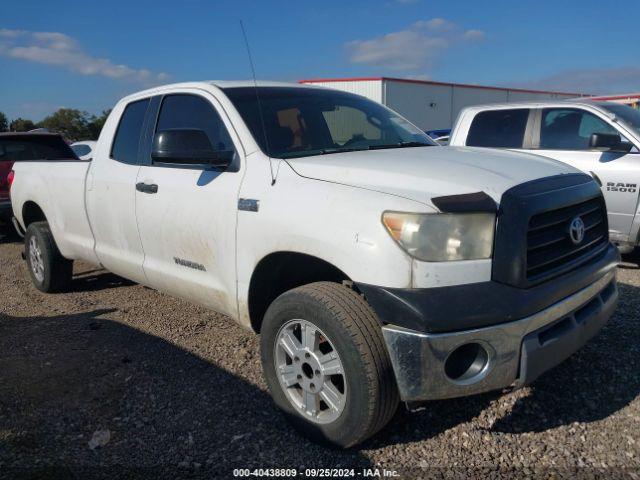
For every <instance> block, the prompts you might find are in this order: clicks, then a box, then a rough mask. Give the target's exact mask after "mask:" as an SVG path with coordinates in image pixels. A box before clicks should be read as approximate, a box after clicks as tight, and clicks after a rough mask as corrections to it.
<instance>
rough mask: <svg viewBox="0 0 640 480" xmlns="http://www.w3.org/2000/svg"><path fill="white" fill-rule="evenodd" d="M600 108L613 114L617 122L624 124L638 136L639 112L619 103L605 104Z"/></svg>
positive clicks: (639, 128) (639, 130)
mask: <svg viewBox="0 0 640 480" xmlns="http://www.w3.org/2000/svg"><path fill="white" fill-rule="evenodd" d="M600 106H601V107H602V108H604V109H605V110H608V111H609V112H611V113H613V114H614V115H615V116H616V117H617V118H618V120H620V121H621V122H623V123H624V124H626V125H627V126H628V127H629V128H630V129H631V130H633V132H634V133H635V134H636V135H640V111H638V110H636V109H635V108H632V107H630V106H628V105H623V104H621V103H613V102H605V103H601V104H600Z"/></svg>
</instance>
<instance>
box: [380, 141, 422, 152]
mask: <svg viewBox="0 0 640 480" xmlns="http://www.w3.org/2000/svg"><path fill="white" fill-rule="evenodd" d="M408 147H433V145H431V144H430V143H422V142H398V143H391V144H386V145H370V146H369V150H382V149H384V148H408Z"/></svg>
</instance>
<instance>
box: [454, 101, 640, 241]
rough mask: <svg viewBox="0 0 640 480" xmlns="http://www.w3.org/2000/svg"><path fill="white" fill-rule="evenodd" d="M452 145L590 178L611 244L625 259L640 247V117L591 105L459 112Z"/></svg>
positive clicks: (557, 103) (628, 109)
mask: <svg viewBox="0 0 640 480" xmlns="http://www.w3.org/2000/svg"><path fill="white" fill-rule="evenodd" d="M449 145H454V146H465V145H466V146H475V147H490V148H507V149H511V150H516V151H521V152H529V153H535V154H538V155H543V156H545V157H549V158H554V159H556V160H560V161H561V162H565V163H568V164H569V165H572V166H574V167H576V168H578V169H580V170H582V171H583V172H585V173H588V174H590V175H591V176H593V178H595V179H596V181H597V182H598V183H599V184H600V186H601V188H602V193H603V194H604V198H605V201H606V204H607V211H608V214H609V235H610V236H611V240H612V241H613V242H614V243H616V244H617V245H618V247H619V248H620V251H621V252H622V253H628V252H630V251H631V250H633V249H634V248H635V247H636V246H637V245H639V244H640V203H639V202H638V199H639V195H640V190H639V189H638V185H640V111H638V110H635V109H633V108H631V107H629V106H627V105H621V104H617V103H612V102H597V101H589V100H588V99H578V100H564V101H555V102H536V103H509V104H496V105H479V106H473V107H468V108H466V109H465V110H463V111H462V112H460V115H459V116H458V120H457V121H456V125H455V127H454V129H453V132H452V133H451V138H450V143H449Z"/></svg>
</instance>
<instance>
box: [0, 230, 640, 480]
mask: <svg viewBox="0 0 640 480" xmlns="http://www.w3.org/2000/svg"><path fill="white" fill-rule="evenodd" d="M21 248H22V246H21V245H20V244H19V243H4V244H0V285H2V296H1V297H0V477H5V478H25V477H28V478H78V479H84V478H107V477H108V478H134V477H135V478H156V479H157V478H231V477H232V473H233V469H234V468H250V469H252V468H270V467H278V468H298V469H304V468H330V467H336V468H338V467H342V468H354V469H356V470H355V473H356V476H358V473H366V470H364V469H367V468H372V469H373V468H379V469H383V468H385V469H387V470H393V471H395V472H396V474H397V477H396V478H398V477H399V478H431V477H450V476H457V477H459V478H463V477H465V476H470V475H472V476H475V477H490V478H502V477H526V476H528V477H531V478H537V477H540V476H544V477H554V478H558V477H565V478H571V477H575V476H580V477H585V478H590V477H618V478H620V477H627V478H633V479H635V480H639V479H640V397H639V393H640V358H639V357H640V318H639V316H638V313H639V309H640V269H638V267H637V263H636V262H634V259H631V261H630V262H628V263H626V264H625V265H624V266H623V267H622V268H620V269H619V280H620V284H621V285H620V287H621V303H620V306H619V308H618V310H617V313H616V314H615V316H614V318H613V319H612V320H611V321H610V323H609V325H608V326H607V327H606V328H605V329H604V330H603V331H602V332H601V334H600V335H599V336H598V337H596V338H595V339H594V340H593V341H592V342H591V343H589V344H588V345H587V346H586V347H585V348H583V349H582V350H581V351H580V352H578V353H577V354H576V355H574V356H573V357H572V358H571V359H569V360H568V361H567V362H565V363H564V364H562V365H561V366H559V367H557V368H556V369H554V370H552V371H551V372H549V373H547V374H546V375H544V376H543V377H541V378H540V379H539V380H538V381H537V382H536V383H535V384H534V385H533V386H532V387H530V388H526V389H523V390H520V391H516V392H511V393H506V394H500V393H492V394H487V395H481V396H476V397H472V398H466V399H457V400H450V401H443V402H432V403H430V404H429V405H428V408H427V409H425V410H423V411H420V412H417V413H406V412H404V411H402V409H401V410H400V411H399V412H398V414H397V415H396V418H395V419H394V420H393V421H392V423H391V424H390V426H389V427H387V428H386V429H385V430H384V431H383V432H381V433H380V434H378V436H376V437H375V438H374V439H372V440H370V441H368V442H367V443H365V444H364V445H362V446H361V447H360V448H358V449H353V450H349V451H336V450H332V449H328V448H324V447H320V446H317V445H314V444H312V443H310V442H308V441H306V440H305V439H303V438H301V437H300V436H298V435H297V434H296V433H295V432H294V431H293V430H292V429H291V428H290V427H289V426H288V425H287V424H286V423H284V422H283V419H282V417H281V416H280V414H279V413H278V412H277V411H276V410H275V409H274V407H273V405H272V403H271V401H270V399H269V396H268V394H267V393H266V387H265V384H264V382H263V380H262V378H261V372H260V362H259V347H258V341H257V338H256V337H255V336H254V335H252V334H251V333H248V332H246V331H244V330H242V329H241V328H240V327H238V326H236V325H235V324H233V323H231V322H230V321H229V320H228V319H227V318H225V317H224V316H221V315H218V314H215V313H212V312H210V311H207V310H204V309H202V308H199V307H195V306H193V305H190V304H188V303H186V302H183V301H180V300H176V299H174V298H172V297H170V296H168V295H164V294H161V293H158V292H156V291H153V290H150V289H147V288H145V287H142V286H140V285H135V284H132V283H130V282H127V281H125V280H123V279H120V278H118V277H116V276H114V275H111V274H109V273H106V272H104V271H102V270H95V269H94V268H93V267H91V266H88V265H82V264H79V265H76V272H75V273H76V276H75V279H74V282H73V286H72V292H71V293H66V294H58V295H45V294H41V293H39V292H38V291H36V290H35V288H33V287H32V286H31V284H30V282H29V280H28V276H27V272H26V269H25V266H24V264H23V262H22V261H21V259H20V251H21ZM96 432H98V434H97V435H95V438H94V434H96ZM92 440H93V441H92ZM100 440H102V443H104V441H105V440H108V441H107V443H106V444H103V445H102V446H98V447H97V448H91V447H95V446H96V444H100V443H101V442H100ZM380 474H381V475H382V470H380Z"/></svg>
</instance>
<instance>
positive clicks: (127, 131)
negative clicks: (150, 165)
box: [111, 98, 149, 165]
mask: <svg viewBox="0 0 640 480" xmlns="http://www.w3.org/2000/svg"><path fill="white" fill-rule="evenodd" d="M148 106H149V99H148V98H146V99H144V100H139V101H137V102H132V103H130V104H129V105H127V107H126V108H125V109H124V113H123V114H122V117H121V118H120V124H119V125H118V130H117V131H116V136H115V138H114V140H113V146H112V147H111V158H113V159H114V160H117V161H118V162H122V163H129V164H132V165H136V164H139V163H140V161H139V156H138V150H139V148H140V134H141V133H142V125H143V123H144V117H145V115H146V113H147V107H148Z"/></svg>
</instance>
